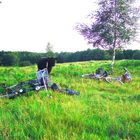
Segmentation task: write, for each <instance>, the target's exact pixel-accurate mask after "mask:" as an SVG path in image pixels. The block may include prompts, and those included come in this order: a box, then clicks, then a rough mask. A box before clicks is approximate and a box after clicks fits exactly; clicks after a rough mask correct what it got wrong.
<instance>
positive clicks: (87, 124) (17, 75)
mask: <svg viewBox="0 0 140 140" xmlns="http://www.w3.org/2000/svg"><path fill="white" fill-rule="evenodd" d="M109 64H110V62H109V61H89V62H78V63H65V64H57V65H56V66H55V67H54V69H53V70H52V73H51V82H52V83H53V82H56V83H57V84H58V86H59V87H62V88H70V89H74V90H77V91H80V93H81V94H80V95H79V96H68V95H65V94H63V93H57V92H53V91H51V90H49V91H47V92H46V91H45V90H42V91H39V92H29V93H28V94H25V95H23V96H20V97H17V98H16V99H13V100H9V99H0V140H6V139H12V140H17V139H18V140H20V139H22V140H27V139H34V140H45V139H57V140H70V139H72V140H81V139H84V140H85V139H88V140H94V139H97V140H98V139H99V140H103V139H106V140H110V139H113V140H119V139H132V140H139V139H140V90H139V89H140V83H139V80H140V79H139V75H140V61H135V60H129V61H117V63H116V67H115V69H114V71H115V75H114V76H118V75H121V74H122V73H123V67H126V66H127V68H128V70H129V71H130V73H131V74H132V77H133V81H132V82H131V83H126V84H124V85H121V84H119V83H118V82H113V83H111V84H108V83H106V82H104V81H96V80H93V79H83V78H81V75H82V74H85V73H93V72H95V70H96V69H97V68H98V67H103V68H104V69H106V70H109V67H108V66H109ZM35 72H36V67H35V66H32V67H22V68H20V67H8V68H6V67H0V83H6V84H8V85H13V84H15V83H16V82H21V81H26V80H30V79H35V77H36V75H35ZM48 95H51V96H52V98H49V96H48Z"/></svg>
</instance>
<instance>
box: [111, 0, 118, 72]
mask: <svg viewBox="0 0 140 140" xmlns="http://www.w3.org/2000/svg"><path fill="white" fill-rule="evenodd" d="M116 7H117V2H116V0H115V5H114V8H115V10H114V22H115V24H114V42H113V54H112V63H111V70H112V72H113V69H114V64H115V56H116V40H117V33H116V32H117V31H116V20H117V19H116V16H117V15H116Z"/></svg>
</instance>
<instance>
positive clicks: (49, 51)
mask: <svg viewBox="0 0 140 140" xmlns="http://www.w3.org/2000/svg"><path fill="white" fill-rule="evenodd" d="M46 55H47V57H53V58H55V53H54V52H53V46H52V45H51V43H50V42H48V44H47V46H46Z"/></svg>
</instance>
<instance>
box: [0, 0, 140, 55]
mask: <svg viewBox="0 0 140 140" xmlns="http://www.w3.org/2000/svg"><path fill="white" fill-rule="evenodd" d="M0 1H2V3H1V4H0V51H1V50H5V51H33V52H45V48H46V45H47V43H48V42H50V43H51V44H52V45H53V48H54V51H55V52H61V51H63V52H64V51H67V52H75V51H81V50H86V49H88V48H92V47H91V46H89V45H87V43H86V41H85V40H84V38H83V37H82V36H81V35H79V33H78V32H77V31H76V30H74V29H73V28H74V26H75V25H76V23H78V22H83V21H84V20H85V19H86V16H87V15H88V14H89V13H90V12H91V10H94V9H96V7H97V6H96V4H95V3H93V2H94V1H95V0H0ZM134 45H135V47H136V48H138V45H139V44H133V46H134ZM139 48H140V47H139Z"/></svg>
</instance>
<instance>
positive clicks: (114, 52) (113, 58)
mask: <svg viewBox="0 0 140 140" xmlns="http://www.w3.org/2000/svg"><path fill="white" fill-rule="evenodd" d="M115 56H116V47H113V54H112V63H111V69H112V71H113V68H114V64H115Z"/></svg>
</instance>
